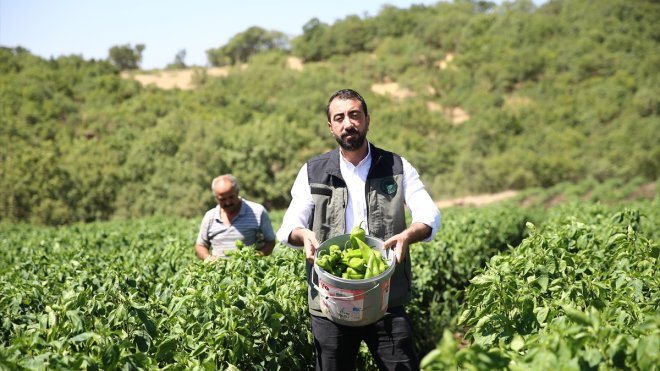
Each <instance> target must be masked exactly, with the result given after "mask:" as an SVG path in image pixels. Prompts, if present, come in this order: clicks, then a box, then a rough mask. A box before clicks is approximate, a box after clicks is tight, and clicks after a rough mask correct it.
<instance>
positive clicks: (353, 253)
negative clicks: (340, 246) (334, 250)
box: [342, 249, 363, 259]
mask: <svg viewBox="0 0 660 371" xmlns="http://www.w3.org/2000/svg"><path fill="white" fill-rule="evenodd" d="M362 257H363V256H362V251H360V249H348V250H344V252H343V253H342V258H349V259H350V258H362Z"/></svg>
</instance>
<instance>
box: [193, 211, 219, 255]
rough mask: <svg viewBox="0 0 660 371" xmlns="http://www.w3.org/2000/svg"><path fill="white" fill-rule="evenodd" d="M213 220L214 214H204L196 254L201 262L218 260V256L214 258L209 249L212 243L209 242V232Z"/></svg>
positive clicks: (209, 212) (196, 244)
mask: <svg viewBox="0 0 660 371" xmlns="http://www.w3.org/2000/svg"><path fill="white" fill-rule="evenodd" d="M212 219H213V214H212V212H211V211H210V210H209V211H207V212H206V214H204V218H202V223H201V225H200V226H199V233H198V234H197V241H196V242H195V254H196V255H197V257H198V258H199V259H200V260H203V261H206V260H207V259H208V260H209V261H213V260H216V259H217V258H218V257H217V256H212V255H211V253H209V248H208V246H210V244H211V242H210V241H209V240H208V236H207V234H208V231H209V224H210V223H211V221H212Z"/></svg>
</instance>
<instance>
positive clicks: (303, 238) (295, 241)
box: [289, 228, 320, 263]
mask: <svg viewBox="0 0 660 371" xmlns="http://www.w3.org/2000/svg"><path fill="white" fill-rule="evenodd" d="M289 243H291V244H292V245H296V246H300V245H302V246H303V249H305V259H307V261H308V262H310V263H314V254H315V253H316V249H318V248H319V245H320V244H319V241H318V240H317V239H316V234H314V232H313V231H311V230H309V229H306V228H296V229H294V230H293V231H291V235H290V236H289Z"/></svg>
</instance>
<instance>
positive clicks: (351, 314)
mask: <svg viewBox="0 0 660 371" xmlns="http://www.w3.org/2000/svg"><path fill="white" fill-rule="evenodd" d="M319 286H320V287H321V288H322V289H323V291H325V292H320V294H321V300H320V304H321V312H323V314H325V315H326V316H327V317H329V318H339V319H341V320H344V321H361V320H362V314H363V312H364V295H362V294H363V293H364V290H347V289H340V288H338V287H334V286H332V285H330V284H328V283H327V282H323V281H319Z"/></svg>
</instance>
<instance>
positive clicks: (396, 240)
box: [383, 231, 410, 264]
mask: <svg viewBox="0 0 660 371" xmlns="http://www.w3.org/2000/svg"><path fill="white" fill-rule="evenodd" d="M409 244H410V243H409V242H408V236H407V235H406V231H403V232H401V233H399V234H395V235H394V236H392V237H390V238H389V239H388V240H387V241H385V243H383V248H386V249H389V248H392V249H394V255H395V256H396V262H397V264H401V262H402V261H403V258H405V256H406V252H407V251H408V245H409Z"/></svg>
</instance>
